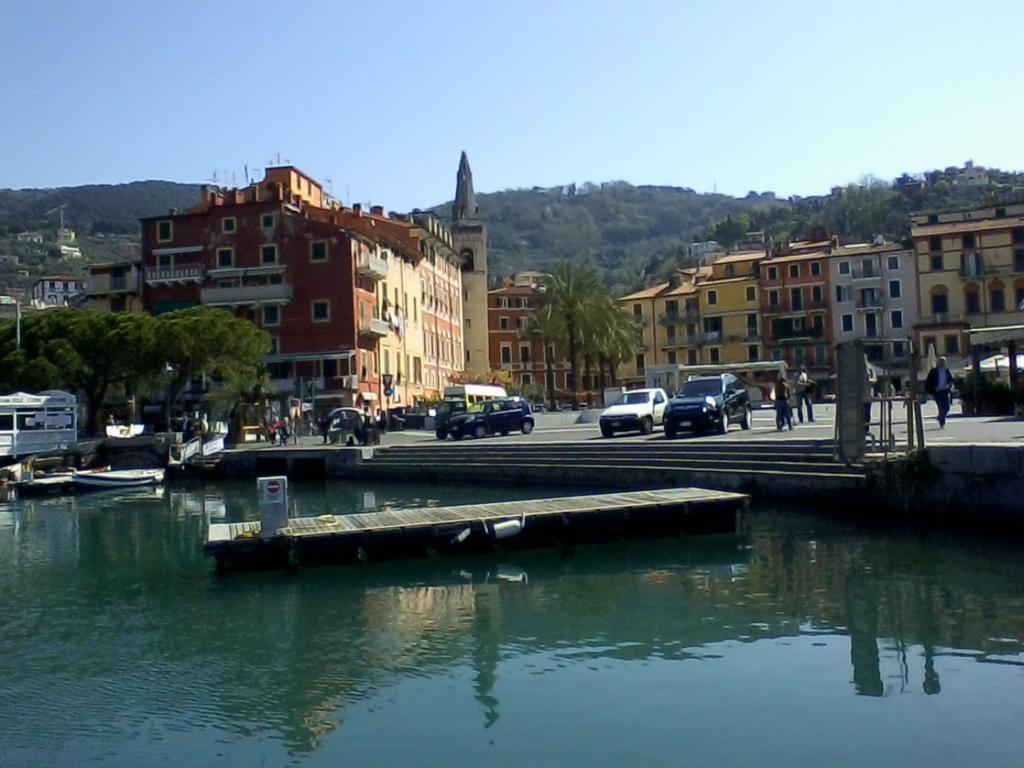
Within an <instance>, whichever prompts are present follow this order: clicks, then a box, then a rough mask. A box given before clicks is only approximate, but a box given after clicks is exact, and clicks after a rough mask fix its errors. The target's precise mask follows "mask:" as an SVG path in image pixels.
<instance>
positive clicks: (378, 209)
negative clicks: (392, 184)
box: [370, 205, 384, 218]
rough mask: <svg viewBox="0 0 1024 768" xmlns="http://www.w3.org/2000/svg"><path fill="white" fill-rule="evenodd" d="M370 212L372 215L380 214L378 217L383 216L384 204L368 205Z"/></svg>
mask: <svg viewBox="0 0 1024 768" xmlns="http://www.w3.org/2000/svg"><path fill="white" fill-rule="evenodd" d="M370 213H371V214H372V215H373V216H380V217H382V218H383V216H384V206H383V205H373V206H370Z"/></svg>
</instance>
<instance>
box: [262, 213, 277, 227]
mask: <svg viewBox="0 0 1024 768" xmlns="http://www.w3.org/2000/svg"><path fill="white" fill-rule="evenodd" d="M276 218H277V217H276V216H275V215H274V214H272V213H264V214H263V215H262V216H260V226H261V227H263V228H264V229H273V228H274V223H275V221H274V220H275V219H276Z"/></svg>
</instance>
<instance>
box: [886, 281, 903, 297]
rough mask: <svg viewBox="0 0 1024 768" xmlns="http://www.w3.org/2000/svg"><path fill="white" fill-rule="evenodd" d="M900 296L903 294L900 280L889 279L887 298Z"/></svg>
mask: <svg viewBox="0 0 1024 768" xmlns="http://www.w3.org/2000/svg"><path fill="white" fill-rule="evenodd" d="M902 296H903V286H902V285H901V284H900V281H899V280H890V281H889V298H890V299H899V298H902Z"/></svg>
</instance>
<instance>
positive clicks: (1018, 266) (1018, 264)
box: [1013, 248, 1024, 272]
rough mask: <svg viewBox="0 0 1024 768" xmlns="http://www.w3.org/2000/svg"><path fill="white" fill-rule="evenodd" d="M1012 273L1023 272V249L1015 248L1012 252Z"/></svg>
mask: <svg viewBox="0 0 1024 768" xmlns="http://www.w3.org/2000/svg"><path fill="white" fill-rule="evenodd" d="M1013 271H1014V272H1024V248H1017V249H1016V250H1014V252H1013Z"/></svg>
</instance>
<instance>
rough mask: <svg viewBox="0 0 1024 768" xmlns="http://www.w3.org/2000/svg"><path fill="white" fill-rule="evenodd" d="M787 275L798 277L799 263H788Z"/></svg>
mask: <svg viewBox="0 0 1024 768" xmlns="http://www.w3.org/2000/svg"><path fill="white" fill-rule="evenodd" d="M789 276H790V277H800V265H799V264H790V265H789Z"/></svg>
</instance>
